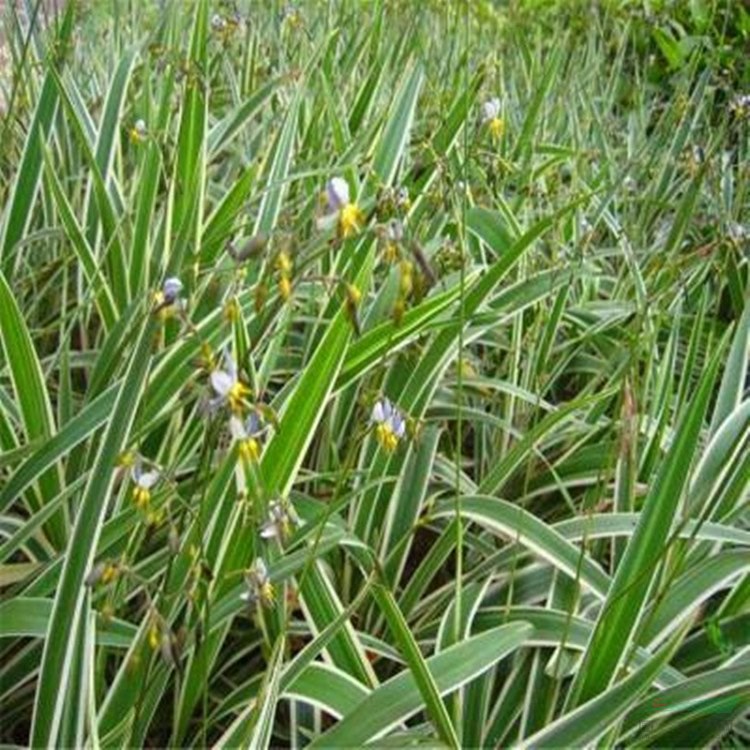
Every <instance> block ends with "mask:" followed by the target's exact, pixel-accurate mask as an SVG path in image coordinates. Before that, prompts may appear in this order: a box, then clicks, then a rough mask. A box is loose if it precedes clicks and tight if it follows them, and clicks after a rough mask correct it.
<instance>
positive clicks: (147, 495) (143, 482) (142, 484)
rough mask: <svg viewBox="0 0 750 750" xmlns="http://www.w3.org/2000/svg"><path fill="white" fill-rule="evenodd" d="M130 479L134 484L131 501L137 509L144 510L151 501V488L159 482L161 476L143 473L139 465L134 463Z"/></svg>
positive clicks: (152, 472)
mask: <svg viewBox="0 0 750 750" xmlns="http://www.w3.org/2000/svg"><path fill="white" fill-rule="evenodd" d="M130 473H131V477H132V478H133V481H134V482H135V487H134V488H133V500H134V501H135V505H136V507H137V508H140V509H143V508H146V507H147V506H148V504H149V502H150V501H151V488H152V487H153V486H154V485H155V484H156V483H157V482H158V481H159V477H160V476H161V474H160V473H159V472H158V471H156V470H152V471H143V467H142V466H141V464H140V463H136V464H135V466H133V468H132V469H131V470H130Z"/></svg>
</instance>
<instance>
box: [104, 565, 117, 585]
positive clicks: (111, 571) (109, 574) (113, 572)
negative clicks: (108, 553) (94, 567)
mask: <svg viewBox="0 0 750 750" xmlns="http://www.w3.org/2000/svg"><path fill="white" fill-rule="evenodd" d="M115 578H117V566H116V565H113V564H112V563H107V564H106V565H105V566H104V570H103V571H102V583H104V584H107V583H110V582H111V581H114V580H115Z"/></svg>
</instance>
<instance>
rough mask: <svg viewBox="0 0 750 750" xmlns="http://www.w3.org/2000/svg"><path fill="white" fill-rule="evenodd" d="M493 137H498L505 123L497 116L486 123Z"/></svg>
mask: <svg viewBox="0 0 750 750" xmlns="http://www.w3.org/2000/svg"><path fill="white" fill-rule="evenodd" d="M488 127H489V129H490V133H492V137H493V138H500V137H501V136H502V134H503V131H504V130H505V123H504V122H503V120H502V119H500V118H499V117H493V118H492V119H491V120H490V121H489V124H488Z"/></svg>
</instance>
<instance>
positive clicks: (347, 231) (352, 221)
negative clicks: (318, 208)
mask: <svg viewBox="0 0 750 750" xmlns="http://www.w3.org/2000/svg"><path fill="white" fill-rule="evenodd" d="M326 203H327V216H328V217H334V218H335V219H336V221H337V223H338V231H339V235H340V236H341V237H344V238H346V237H351V236H352V235H354V234H356V233H357V232H359V231H360V230H361V229H362V227H364V224H365V215H364V213H363V212H362V209H360V207H359V206H358V205H357V204H356V203H355V202H354V201H351V200H350V199H349V184H348V183H347V181H346V180H344V179H343V178H341V177H333V178H332V179H330V180H329V181H328V183H327V184H326ZM326 223H327V222H326Z"/></svg>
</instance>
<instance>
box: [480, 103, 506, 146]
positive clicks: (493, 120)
mask: <svg viewBox="0 0 750 750" xmlns="http://www.w3.org/2000/svg"><path fill="white" fill-rule="evenodd" d="M482 122H483V123H485V124H486V125H487V127H488V128H489V131H490V133H491V134H492V137H493V138H500V136H502V134H503V131H504V130H505V123H504V122H503V120H502V118H501V117H500V100H499V99H498V98H497V97H493V98H492V99H490V100H488V101H486V102H485V103H484V104H483V105H482Z"/></svg>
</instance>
